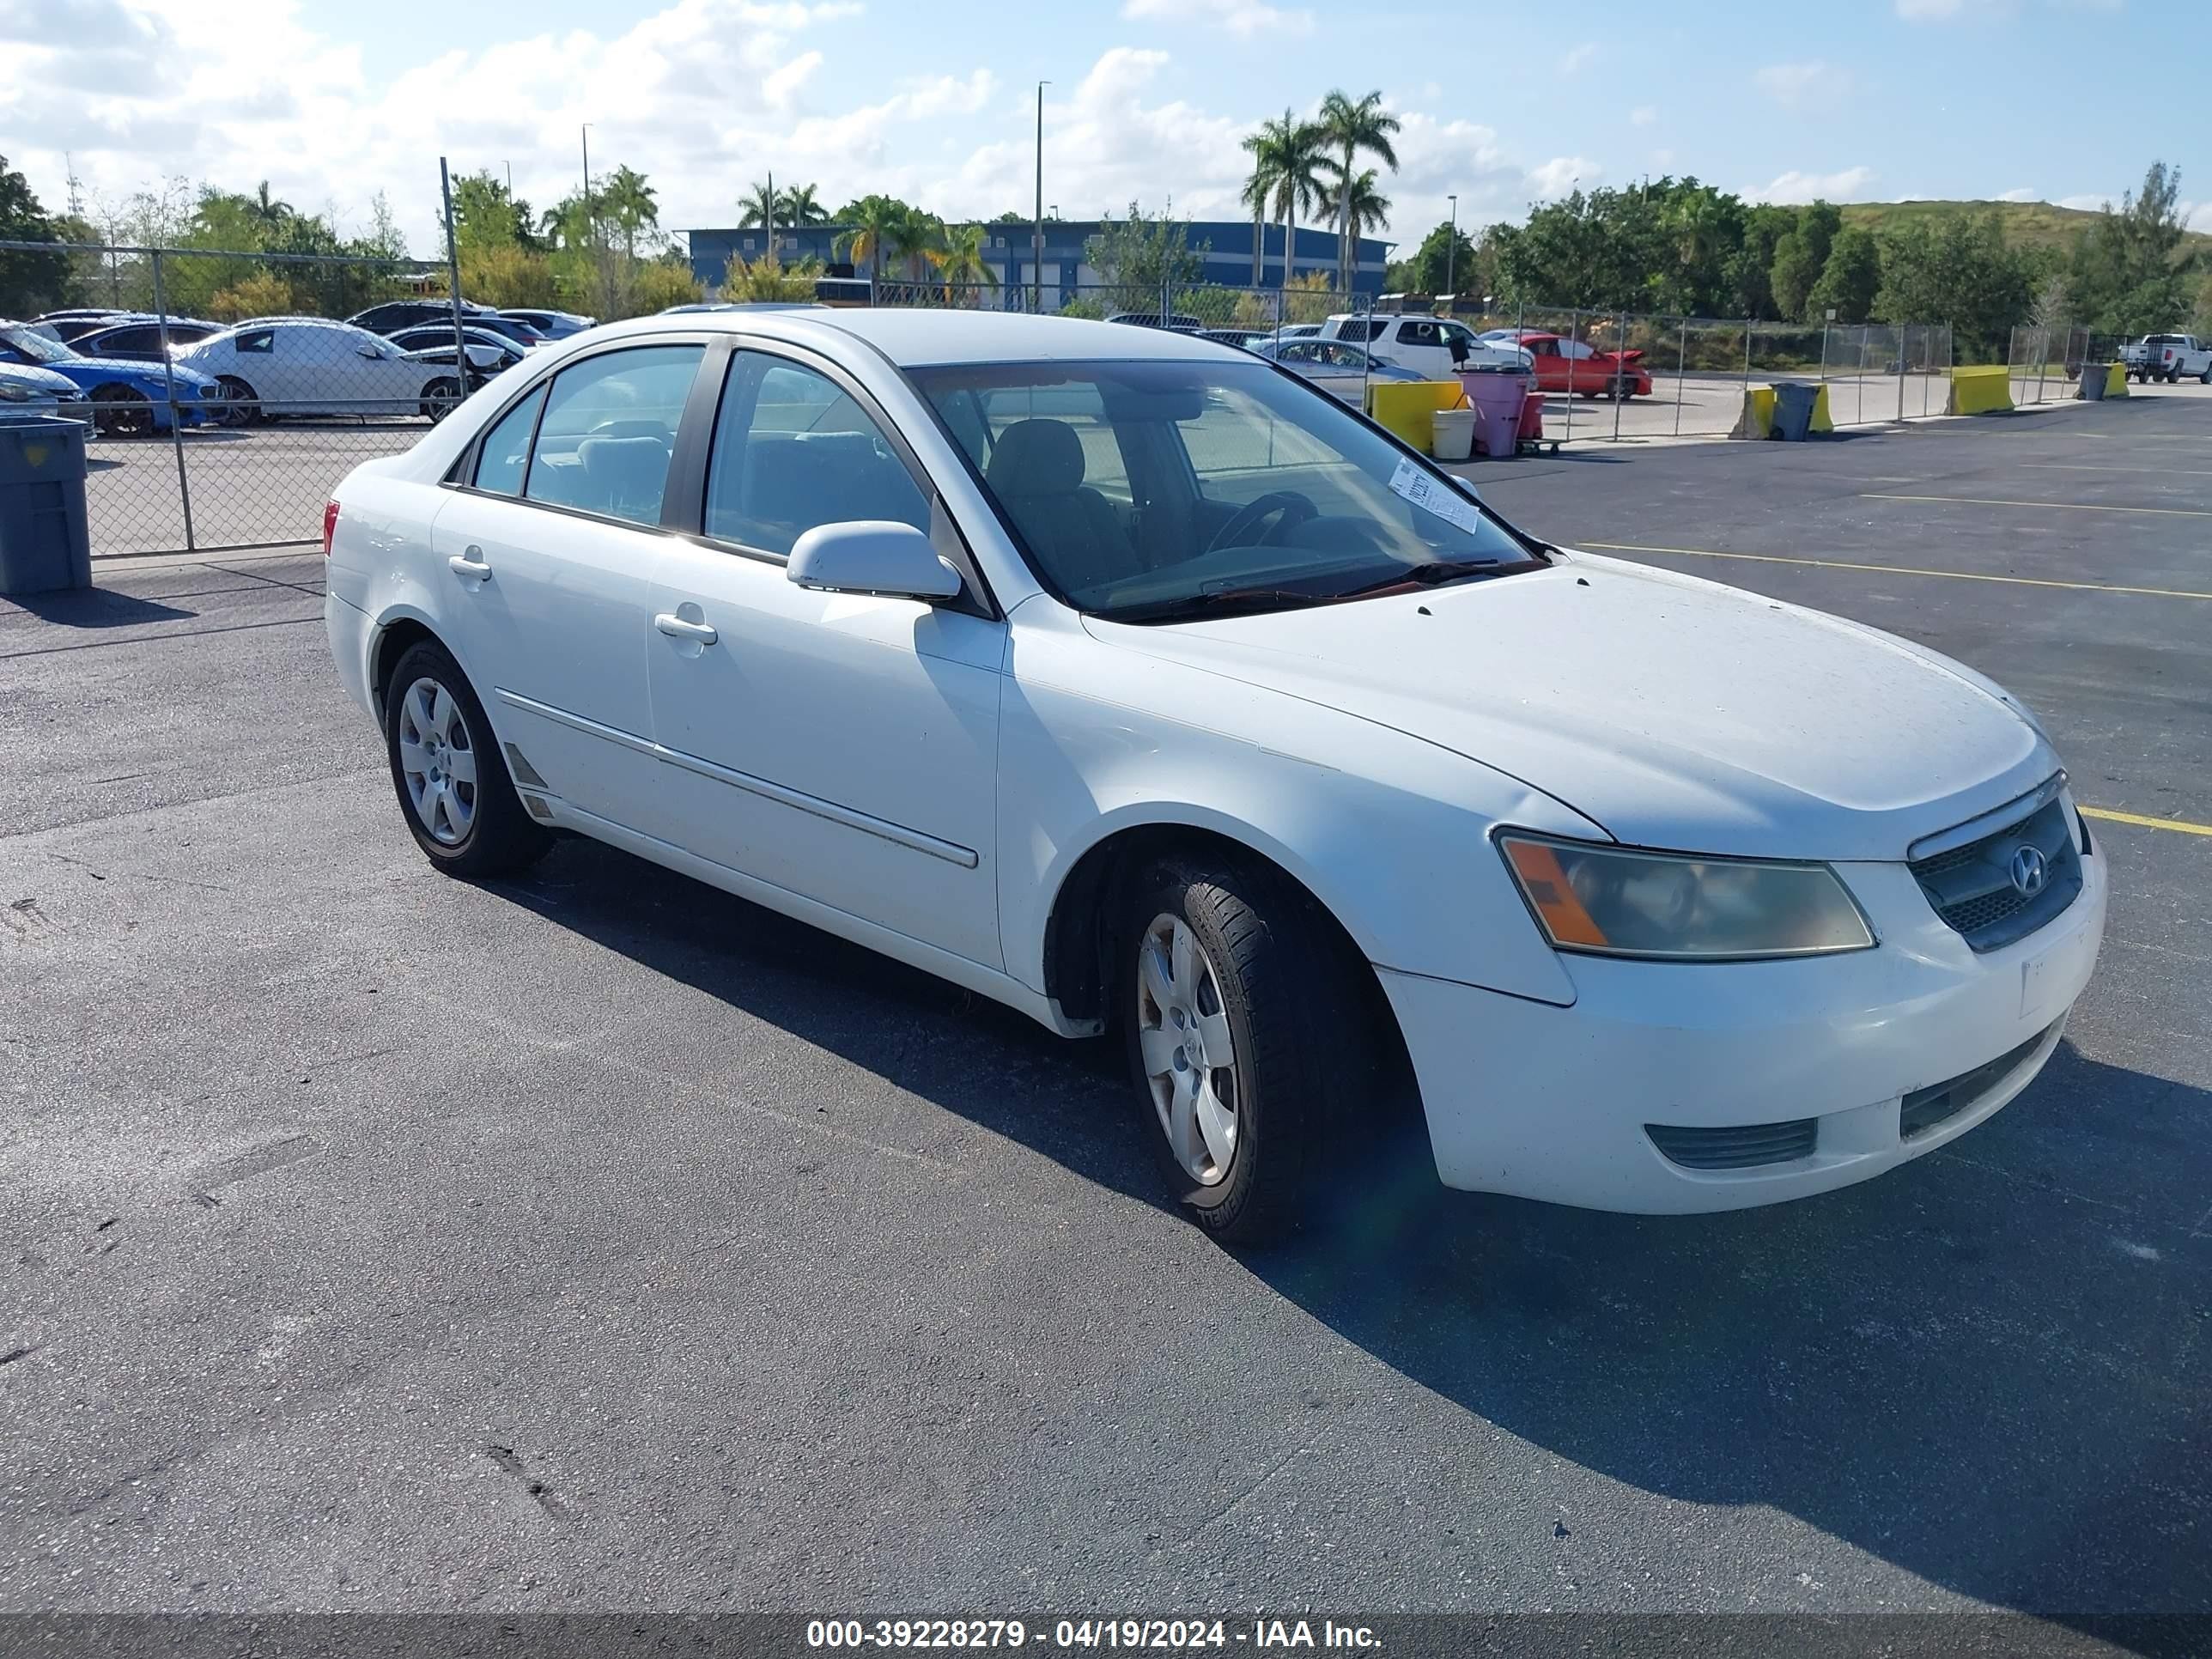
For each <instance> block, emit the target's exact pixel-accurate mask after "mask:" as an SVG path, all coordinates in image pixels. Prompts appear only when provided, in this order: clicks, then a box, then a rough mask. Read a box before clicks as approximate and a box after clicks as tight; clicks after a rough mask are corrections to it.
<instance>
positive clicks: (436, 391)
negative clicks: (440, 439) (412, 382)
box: [422, 377, 461, 426]
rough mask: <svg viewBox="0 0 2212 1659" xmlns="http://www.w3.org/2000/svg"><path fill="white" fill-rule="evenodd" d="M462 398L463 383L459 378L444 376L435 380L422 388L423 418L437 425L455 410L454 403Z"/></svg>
mask: <svg viewBox="0 0 2212 1659" xmlns="http://www.w3.org/2000/svg"><path fill="white" fill-rule="evenodd" d="M460 400H461V383H460V382H459V380H450V379H446V378H442V377H441V378H440V379H438V380H433V381H431V382H430V384H429V385H428V386H424V387H423V388H422V418H423V419H424V420H426V421H428V422H429V423H430V424H431V425H432V426H435V425H437V424H438V422H441V421H442V420H444V419H445V418H446V416H447V415H449V414H451V413H452V412H453V405H454V404H458V403H459V402H460Z"/></svg>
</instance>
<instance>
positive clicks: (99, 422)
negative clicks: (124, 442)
mask: <svg viewBox="0 0 2212 1659" xmlns="http://www.w3.org/2000/svg"><path fill="white" fill-rule="evenodd" d="M92 424H93V429H94V431H96V432H98V433H99V434H100V436H101V437H103V438H150V437H152V436H153V435H154V428H155V421H154V404H153V401H152V399H150V398H147V397H146V396H144V395H143V393H140V392H133V391H131V388H130V387H128V386H94V388H93V392H92Z"/></svg>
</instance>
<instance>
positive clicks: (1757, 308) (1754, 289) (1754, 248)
mask: <svg viewBox="0 0 2212 1659" xmlns="http://www.w3.org/2000/svg"><path fill="white" fill-rule="evenodd" d="M1796 228H1797V210H1796V208H1794V207H1785V206H1783V205H1781V204H1778V203H1773V202H1761V203H1759V204H1756V205H1754V206H1752V207H1749V208H1747V209H1746V210H1744V216H1743V239H1742V240H1741V242H1740V243H1738V244H1737V246H1736V252H1735V258H1733V259H1732V260H1730V261H1729V293H1728V296H1727V299H1726V301H1724V302H1723V305H1722V307H1720V308H1721V309H1722V310H1723V311H1725V312H1728V313H1730V314H1732V315H1735V316H1741V317H1757V318H1761V319H1765V318H1775V317H1779V316H1780V315H1781V314H1782V313H1781V312H1780V310H1779V308H1778V307H1777V306H1776V305H1775V302H1774V278H1773V270H1774V258H1775V252H1776V248H1777V245H1778V244H1779V243H1780V241H1781V240H1782V239H1783V238H1784V236H1787V235H1788V234H1790V232H1792V231H1794V230H1796Z"/></svg>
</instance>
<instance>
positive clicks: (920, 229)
mask: <svg viewBox="0 0 2212 1659" xmlns="http://www.w3.org/2000/svg"><path fill="white" fill-rule="evenodd" d="M943 234H945V222H944V221H943V220H942V219H939V217H938V216H936V215H935V214H933V213H925V212H924V211H922V210H921V209H920V208H907V209H905V210H902V212H901V213H900V214H899V216H898V218H897V220H896V222H894V223H893V224H892V225H891V227H890V229H889V230H887V231H886V232H885V233H884V236H885V238H886V240H888V241H889V242H890V252H891V254H892V257H894V258H896V259H898V260H900V261H901V262H902V264H904V265H905V266H906V274H907V275H908V277H918V276H921V264H922V261H923V260H925V259H927V258H928V257H929V254H930V251H931V250H932V249H933V248H935V247H936V246H938V243H939V238H940V237H941V236H942V235H943Z"/></svg>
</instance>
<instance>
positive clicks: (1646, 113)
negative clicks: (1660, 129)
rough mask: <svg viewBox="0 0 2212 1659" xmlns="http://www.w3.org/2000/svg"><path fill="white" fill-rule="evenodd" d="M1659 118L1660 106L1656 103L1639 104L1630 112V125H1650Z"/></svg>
mask: <svg viewBox="0 0 2212 1659" xmlns="http://www.w3.org/2000/svg"><path fill="white" fill-rule="evenodd" d="M1658 118H1659V106H1657V105H1656V104H1638V106H1636V107H1635V108H1634V109H1632V110H1631V111H1629V112H1628V125H1631V126H1632V127H1648V126H1650V125H1653V124H1654V123H1655V122H1656V121H1657V120H1658Z"/></svg>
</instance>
